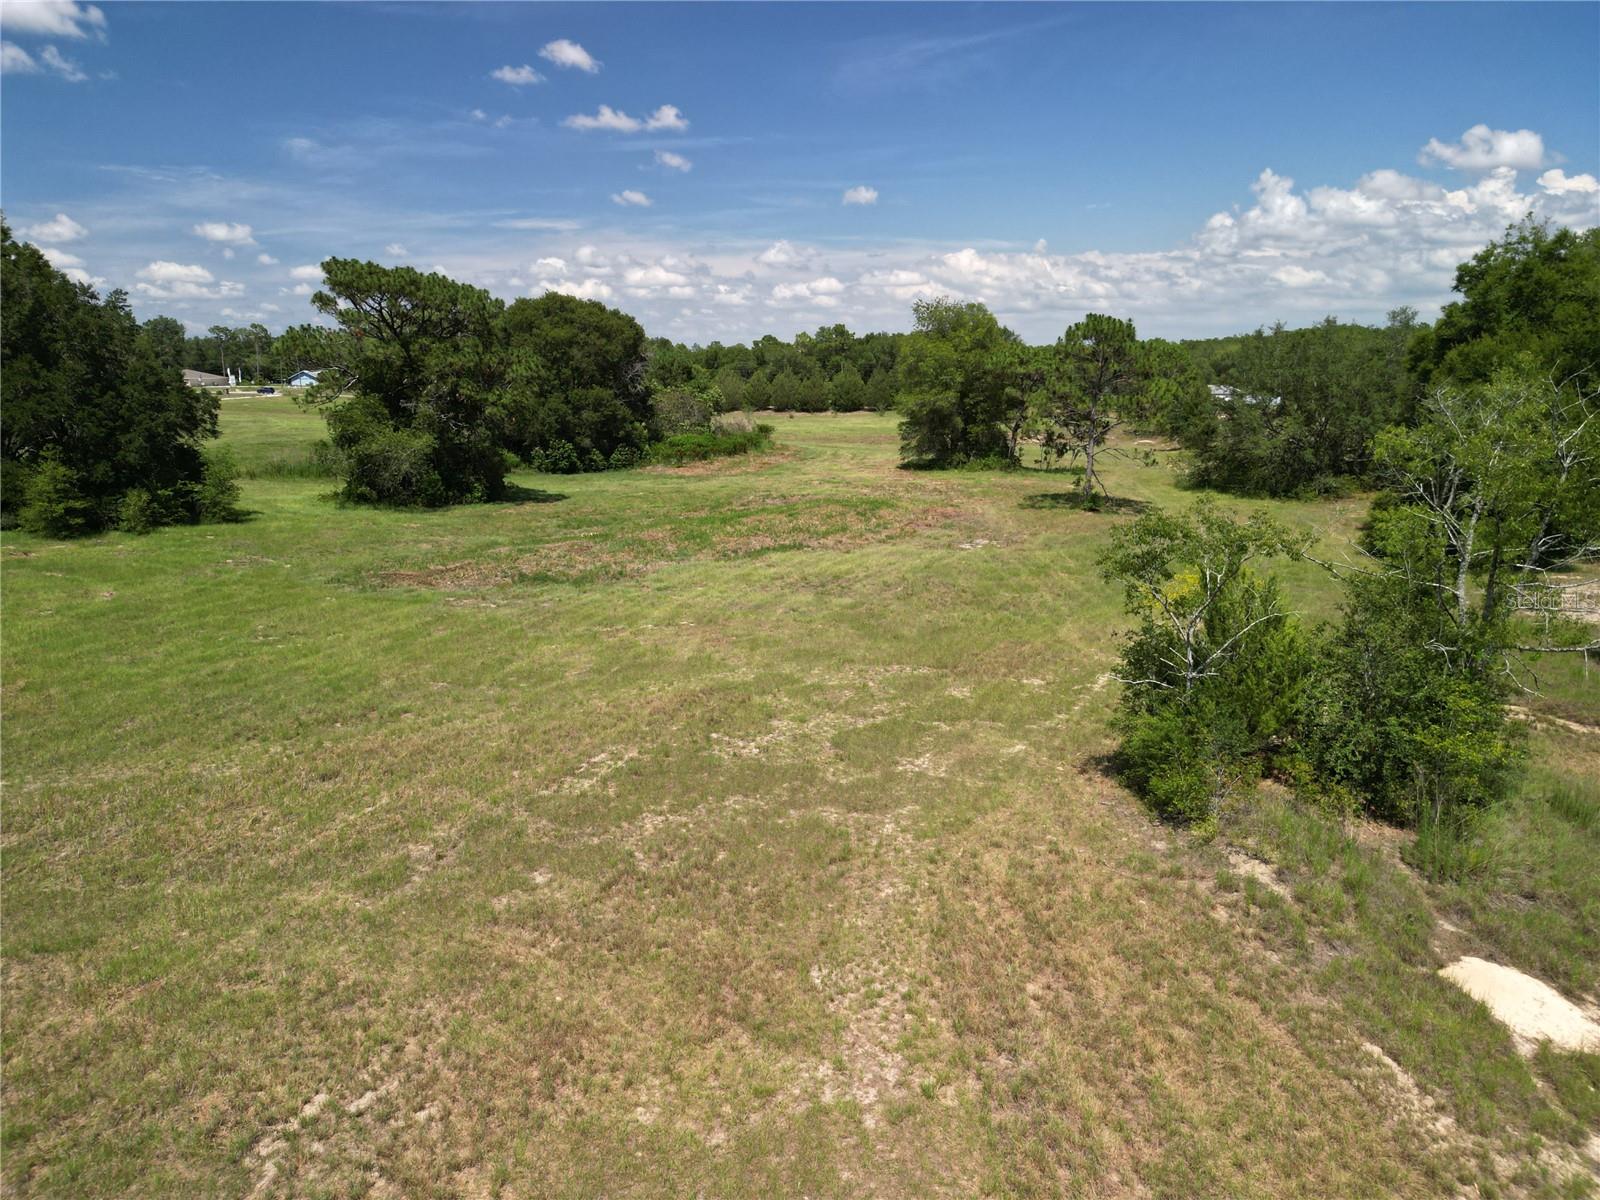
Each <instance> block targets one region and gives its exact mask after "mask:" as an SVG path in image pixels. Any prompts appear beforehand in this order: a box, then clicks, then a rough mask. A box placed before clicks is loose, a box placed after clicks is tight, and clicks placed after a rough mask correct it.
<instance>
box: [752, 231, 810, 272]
mask: <svg viewBox="0 0 1600 1200" xmlns="http://www.w3.org/2000/svg"><path fill="white" fill-rule="evenodd" d="M814 257H815V254H814V252H813V251H811V250H809V249H806V248H804V247H800V246H796V245H795V244H794V243H793V242H790V241H788V240H787V239H785V238H779V239H778V240H777V241H775V242H773V243H772V245H770V246H768V247H767V248H766V249H765V250H763V251H762V252H761V253H760V254H758V255H756V262H758V263H760V264H761V265H762V266H764V267H795V266H799V265H801V264H802V263H807V262H810V261H811V260H812V258H814Z"/></svg>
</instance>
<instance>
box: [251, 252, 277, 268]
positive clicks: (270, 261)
mask: <svg viewBox="0 0 1600 1200" xmlns="http://www.w3.org/2000/svg"><path fill="white" fill-rule="evenodd" d="M256 261H257V262H258V263H260V264H261V265H262V266H263V267H270V266H274V265H276V263H277V261H278V260H277V259H275V258H273V257H272V255H270V254H265V253H262V254H258V255H256Z"/></svg>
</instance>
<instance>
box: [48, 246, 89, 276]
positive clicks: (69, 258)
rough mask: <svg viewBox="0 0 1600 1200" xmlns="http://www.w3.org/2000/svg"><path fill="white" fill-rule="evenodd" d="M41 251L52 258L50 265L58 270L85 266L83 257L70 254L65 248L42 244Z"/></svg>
mask: <svg viewBox="0 0 1600 1200" xmlns="http://www.w3.org/2000/svg"><path fill="white" fill-rule="evenodd" d="M39 252H40V253H41V254H43V255H44V256H45V257H46V258H47V259H49V260H50V265H51V266H52V267H54V268H55V269H56V270H58V271H65V270H66V269H67V268H68V267H81V266H83V259H81V258H79V257H78V256H77V255H76V254H68V253H67V252H66V251H65V250H57V249H56V248H55V247H54V246H41V247H40V248H39Z"/></svg>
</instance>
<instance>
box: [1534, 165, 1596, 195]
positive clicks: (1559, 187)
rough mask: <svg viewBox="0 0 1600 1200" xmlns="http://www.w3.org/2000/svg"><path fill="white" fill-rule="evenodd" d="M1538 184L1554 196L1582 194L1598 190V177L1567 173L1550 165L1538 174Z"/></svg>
mask: <svg viewBox="0 0 1600 1200" xmlns="http://www.w3.org/2000/svg"><path fill="white" fill-rule="evenodd" d="M1539 186H1540V187H1542V188H1543V189H1544V190H1545V191H1547V192H1550V193H1551V194H1553V195H1556V196H1568V195H1572V196H1583V195H1593V194H1594V193H1596V192H1600V179H1596V178H1595V177H1594V176H1593V175H1568V174H1567V173H1566V172H1565V171H1563V170H1562V169H1561V168H1560V167H1552V168H1551V169H1550V170H1548V171H1546V172H1545V173H1544V174H1543V175H1541V176H1539Z"/></svg>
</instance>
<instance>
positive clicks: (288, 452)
mask: <svg viewBox="0 0 1600 1200" xmlns="http://www.w3.org/2000/svg"><path fill="white" fill-rule="evenodd" d="M218 425H219V427H220V429H221V433H222V444H223V445H225V446H229V447H231V448H232V450H233V452H234V455H235V457H236V458H237V459H238V461H239V470H240V473H241V474H242V475H244V476H245V477H246V478H248V479H270V478H317V477H319V476H320V474H321V472H320V471H318V470H317V469H316V467H315V464H314V463H313V461H312V444H313V443H314V442H316V441H317V440H319V439H321V438H323V437H325V436H326V434H327V427H326V426H325V425H324V423H323V420H322V414H321V413H319V412H317V411H316V410H315V409H309V408H304V407H302V406H301V405H299V404H298V403H296V401H295V400H294V398H293V397H292V396H287V395H285V394H284V392H283V389H282V388H280V389H278V392H277V394H276V395H272V396H261V395H257V394H255V393H253V392H239V391H232V390H231V391H229V392H227V393H226V394H224V396H223V397H222V407H221V413H220V415H219V418H218Z"/></svg>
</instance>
